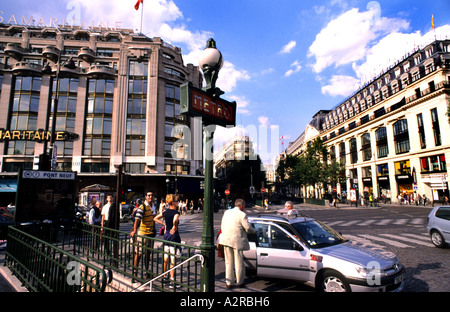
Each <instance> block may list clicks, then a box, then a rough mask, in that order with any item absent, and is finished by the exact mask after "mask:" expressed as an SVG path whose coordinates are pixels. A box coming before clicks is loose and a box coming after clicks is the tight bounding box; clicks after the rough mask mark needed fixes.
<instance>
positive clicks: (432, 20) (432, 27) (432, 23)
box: [431, 15, 434, 29]
mask: <svg viewBox="0 0 450 312" xmlns="http://www.w3.org/2000/svg"><path fill="white" fill-rule="evenodd" d="M431 29H434V15H431Z"/></svg>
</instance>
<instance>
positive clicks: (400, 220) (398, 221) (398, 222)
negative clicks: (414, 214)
mask: <svg viewBox="0 0 450 312" xmlns="http://www.w3.org/2000/svg"><path fill="white" fill-rule="evenodd" d="M408 221H409V219H398V220H395V221H394V222H393V224H395V225H405V224H406V223H407V222H408Z"/></svg>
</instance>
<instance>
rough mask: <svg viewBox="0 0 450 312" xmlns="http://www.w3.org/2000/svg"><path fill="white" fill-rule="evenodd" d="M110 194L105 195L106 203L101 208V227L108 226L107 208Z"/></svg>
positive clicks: (110, 199) (109, 203)
mask: <svg viewBox="0 0 450 312" xmlns="http://www.w3.org/2000/svg"><path fill="white" fill-rule="evenodd" d="M111 202H112V196H111V195H108V196H106V204H105V205H104V206H103V208H102V227H104V226H108V221H109V208H110V207H111Z"/></svg>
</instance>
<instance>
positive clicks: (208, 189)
mask: <svg viewBox="0 0 450 312" xmlns="http://www.w3.org/2000/svg"><path fill="white" fill-rule="evenodd" d="M199 65H200V68H201V69H202V71H203V75H204V77H205V80H206V83H207V85H206V87H205V88H204V89H203V90H204V91H206V92H207V93H209V94H210V95H211V96H212V97H213V98H215V97H219V96H220V95H221V94H223V92H222V91H221V90H220V89H219V88H216V81H217V78H218V76H219V71H220V69H221V68H222V65H223V58H222V54H221V53H220V51H219V50H217V48H216V43H215V41H214V39H212V38H211V39H209V40H208V42H207V44H206V48H205V50H203V51H202V54H201V56H200V59H199ZM203 128H204V132H205V146H206V147H210V148H212V147H213V146H214V131H215V128H216V126H215V125H209V126H207V127H203ZM208 153H211V150H208V148H206V149H205V189H204V206H203V231H202V244H201V246H200V247H201V250H202V254H203V256H204V259H205V262H204V265H203V267H202V274H201V286H202V288H203V291H204V292H214V289H215V282H214V278H215V250H214V206H213V205H214V199H213V188H214V182H213V159H212V155H209V154H208Z"/></svg>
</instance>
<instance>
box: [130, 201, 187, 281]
mask: <svg viewBox="0 0 450 312" xmlns="http://www.w3.org/2000/svg"><path fill="white" fill-rule="evenodd" d="M155 222H156V223H159V224H161V225H163V229H164V234H163V235H164V240H166V241H168V242H173V243H181V237H180V233H179V231H178V225H179V223H180V212H179V210H178V198H177V196H176V195H173V194H168V195H167V196H166V200H165V205H164V206H160V209H159V211H158V212H157V211H156V207H155V205H154V203H153V192H146V194H145V201H144V203H142V204H140V205H139V206H138V207H137V208H136V210H135V219H134V223H133V227H132V229H131V232H130V236H131V238H132V239H135V243H136V246H137V248H136V253H135V258H134V267H136V268H137V267H138V265H139V261H140V259H141V257H142V254H143V250H144V247H145V249H146V257H145V259H146V263H145V266H146V267H148V264H149V260H150V257H149V254H150V251H151V249H153V240H152V239H151V238H153V237H155V236H156V227H155ZM136 234H137V235H136ZM180 253H181V250H180V248H179V246H178V245H176V244H170V243H166V244H165V245H164V272H167V270H168V266H169V259H170V268H173V267H174V266H175V262H176V261H175V260H176V257H177V256H179V255H180ZM174 280H175V270H172V271H170V280H169V279H168V278H167V276H166V277H165V278H164V279H163V283H165V284H169V287H170V288H173V287H178V286H177V285H175V284H174Z"/></svg>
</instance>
